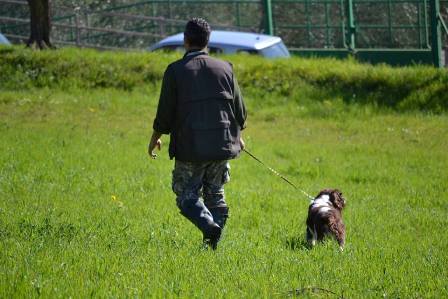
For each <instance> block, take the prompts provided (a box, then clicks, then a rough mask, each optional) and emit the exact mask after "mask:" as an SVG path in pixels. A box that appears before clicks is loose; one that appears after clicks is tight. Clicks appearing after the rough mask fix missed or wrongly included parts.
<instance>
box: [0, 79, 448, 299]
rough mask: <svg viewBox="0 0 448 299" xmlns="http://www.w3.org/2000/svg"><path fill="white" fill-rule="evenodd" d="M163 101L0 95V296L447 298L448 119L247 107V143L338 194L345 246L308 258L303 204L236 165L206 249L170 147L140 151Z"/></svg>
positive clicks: (302, 179)
mask: <svg viewBox="0 0 448 299" xmlns="http://www.w3.org/2000/svg"><path fill="white" fill-rule="evenodd" d="M157 94H158V90H157V87H152V88H148V90H146V91H133V92H126V91H117V90H114V89H96V90H95V89H93V90H83V91H81V90H72V91H70V92H66V91H62V90H60V89H38V90H34V91H14V92H13V91H10V92H4V93H2V95H0V134H1V136H2V137H1V139H0V166H1V167H0V297H1V298H11V297H38V296H43V297H47V298H49V297H51V298H53V297H64V298H67V297H70V296H71V297H78V298H83V297H89V296H95V297H134V296H137V297H149V296H155V297H173V296H181V297H246V298H255V297H260V296H263V297H275V296H278V297H285V296H289V295H294V294H296V295H298V296H302V295H304V296H305V297H313V298H314V297H335V295H332V294H330V293H329V292H327V291H319V290H318V289H317V288H324V289H326V290H328V291H331V292H334V293H336V294H337V295H338V296H342V295H343V296H344V297H347V298H359V297H372V298H378V297H383V296H384V297H388V298H409V297H433V298H441V297H447V296H448V283H447V277H448V270H447V266H446V265H448V253H447V248H448V238H447V237H448V233H447V230H446V227H447V226H448V218H447V212H448V197H447V195H446V194H447V192H446V190H447V189H448V171H447V169H448V141H447V136H448V118H447V116H446V114H441V115H430V114H423V113H419V112H413V113H411V112H409V113H402V114H398V113H396V112H391V111H385V110H380V109H378V108H369V107H368V106H355V105H348V104H344V103H343V102H338V101H335V102H325V101H324V102H320V103H318V104H310V103H308V104H306V105H303V106H301V105H300V104H297V103H295V102H294V103H289V102H287V103H280V104H279V105H264V106H263V105H258V104H257V99H256V98H250V97H248V98H247V103H248V106H249V123H248V128H247V129H246V131H245V132H244V134H245V139H246V142H247V148H248V149H249V150H250V151H251V152H252V153H253V154H255V155H257V156H258V157H259V158H261V159H262V160H263V161H265V162H266V163H267V164H269V165H270V166H272V167H273V168H275V169H276V170H278V171H279V172H281V173H282V174H284V175H286V176H287V177H288V178H289V179H290V180H292V181H293V182H295V183H296V184H297V185H299V186H300V187H301V188H303V189H304V190H306V191H307V192H309V193H311V194H312V195H316V194H317V193H318V191H319V190H320V189H323V188H325V187H337V188H340V189H341V190H342V191H343V193H344V195H345V196H346V198H347V207H346V210H345V211H344V220H345V223H346V226H347V245H346V249H345V251H344V252H343V253H341V252H339V250H338V246H337V244H336V243H335V242H333V241H329V242H326V243H324V244H321V245H319V246H317V247H316V248H314V249H312V250H309V249H307V248H306V247H305V244H304V232H305V224H304V223H305V219H306V213H307V206H308V200H307V199H306V198H305V197H304V196H303V195H302V194H301V193H299V192H297V191H296V190H294V189H293V188H291V187H290V186H288V185H287V184H285V183H284V182H283V181H282V180H280V179H279V178H278V177H275V176H273V175H272V173H270V172H269V171H268V170H267V169H264V168H263V167H262V166H261V165H259V164H258V163H257V162H256V161H254V160H252V159H251V158H250V157H249V156H247V155H244V154H243V155H242V156H241V157H240V158H239V159H237V160H235V161H232V163H231V166H232V170H231V182H230V183H229V184H228V185H227V188H226V194H227V200H228V203H229V206H230V208H231V218H230V219H229V222H228V225H227V226H226V232H225V235H224V238H223V240H222V242H221V243H220V246H219V249H218V251H216V252H211V251H206V250H203V249H201V246H200V243H201V234H200V232H199V231H198V230H196V229H195V228H194V227H193V225H191V224H190V223H189V222H188V221H187V220H186V219H184V218H183V217H182V216H181V215H180V214H179V213H178V210H177V208H176V205H175V200H174V195H173V193H172V191H171V187H170V186H171V170H172V167H173V161H170V160H169V159H168V157H167V153H166V150H167V144H168V139H167V138H164V141H165V144H164V145H165V147H164V148H163V151H162V153H161V154H160V155H159V158H158V159H157V160H151V159H149V158H148V156H147V154H146V146H147V140H148V137H149V135H150V132H151V126H152V119H153V117H154V112H155V108H156V104H157ZM275 101H276V99H271V101H270V102H272V103H275ZM313 287H315V288H316V289H315V290H314V291H312V290H311V289H304V288H313ZM295 290H298V291H297V293H296V292H295Z"/></svg>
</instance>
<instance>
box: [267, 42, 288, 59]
mask: <svg viewBox="0 0 448 299" xmlns="http://www.w3.org/2000/svg"><path fill="white" fill-rule="evenodd" d="M260 52H261V53H262V55H263V56H265V57H270V58H274V57H289V56H290V55H289V51H288V49H287V48H286V46H285V44H284V43H283V42H279V43H276V44H273V45H272V46H270V47H267V48H265V49H261V50H260Z"/></svg>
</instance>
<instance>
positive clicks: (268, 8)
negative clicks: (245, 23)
mask: <svg viewBox="0 0 448 299" xmlns="http://www.w3.org/2000/svg"><path fill="white" fill-rule="evenodd" d="M263 4H264V14H265V16H264V17H265V26H264V27H265V29H264V30H265V33H266V34H269V35H273V34H274V24H273V22H272V3H271V0H263Z"/></svg>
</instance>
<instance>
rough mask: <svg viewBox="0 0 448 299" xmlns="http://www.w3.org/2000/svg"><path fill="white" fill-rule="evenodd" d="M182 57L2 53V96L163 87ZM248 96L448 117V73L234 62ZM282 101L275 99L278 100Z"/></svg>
mask: <svg viewBox="0 0 448 299" xmlns="http://www.w3.org/2000/svg"><path fill="white" fill-rule="evenodd" d="M179 57H180V54H164V53H148V52H141V53H123V52H118V53H116V52H98V51H94V50H85V49H83V50H81V49H69V48H65V49H59V50H51V51H33V50H28V49H23V48H20V47H0V89H3V90H23V89H29V88H42V87H47V88H68V89H70V88H86V89H90V88H118V89H124V90H133V89H136V88H142V87H145V86H148V85H154V84H158V83H160V80H161V78H162V76H163V72H164V70H165V68H166V66H167V65H168V64H169V63H170V62H172V61H174V60H176V59H178V58H179ZM225 59H228V60H230V61H231V62H232V63H233V64H234V66H235V70H236V74H237V77H238V81H239V83H240V85H241V86H242V88H243V92H244V94H246V95H247V96H249V97H252V98H256V99H259V101H260V102H261V103H265V104H266V103H268V104H271V103H272V102H274V103H275V99H278V98H279V97H281V98H282V99H283V100H287V101H297V102H300V101H302V100H303V98H307V99H308V100H313V101H314V100H315V101H319V100H331V99H338V98H342V99H343V101H344V102H347V103H359V104H373V105H377V106H386V107H391V108H393V109H397V110H426V111H431V112H444V111H447V110H448V71H447V70H439V69H435V68H432V67H427V66H413V67H404V68H392V67H389V66H386V65H380V66H371V65H367V64H360V63H358V62H356V61H354V60H336V59H303V58H291V59H284V60H266V59H263V58H259V57H253V56H241V55H240V56H229V57H225ZM273 99H274V100H273Z"/></svg>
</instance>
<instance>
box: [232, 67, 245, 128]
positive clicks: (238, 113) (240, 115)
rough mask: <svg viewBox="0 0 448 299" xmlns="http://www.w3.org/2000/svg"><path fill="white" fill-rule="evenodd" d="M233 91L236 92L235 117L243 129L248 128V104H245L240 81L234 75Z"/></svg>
mask: <svg viewBox="0 0 448 299" xmlns="http://www.w3.org/2000/svg"><path fill="white" fill-rule="evenodd" d="M233 92H234V98H233V100H234V104H233V105H234V108H235V110H234V111H235V118H236V121H237V122H238V124H239V125H240V127H241V130H243V129H244V128H246V119H247V112H246V106H245V105H244V100H243V96H242V95H241V91H240V87H239V86H238V82H237V80H236V78H235V76H234V77H233Z"/></svg>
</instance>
